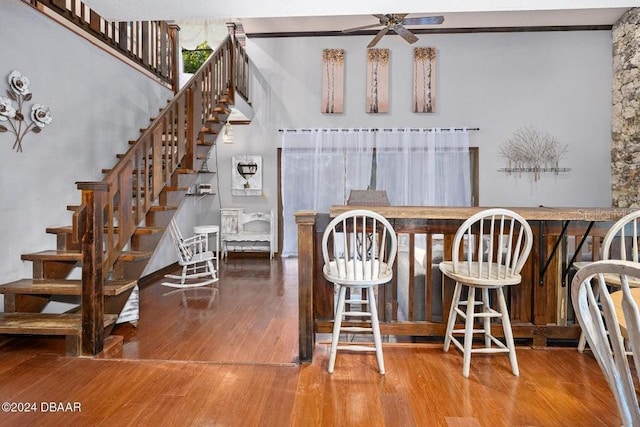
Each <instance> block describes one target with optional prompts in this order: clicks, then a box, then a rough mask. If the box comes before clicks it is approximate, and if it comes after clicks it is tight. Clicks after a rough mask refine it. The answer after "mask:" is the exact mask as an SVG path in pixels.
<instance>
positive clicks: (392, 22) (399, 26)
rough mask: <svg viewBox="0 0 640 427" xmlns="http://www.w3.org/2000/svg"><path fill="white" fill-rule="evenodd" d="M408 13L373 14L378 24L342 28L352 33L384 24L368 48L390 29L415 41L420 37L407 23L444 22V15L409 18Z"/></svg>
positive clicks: (407, 39)
mask: <svg viewBox="0 0 640 427" xmlns="http://www.w3.org/2000/svg"><path fill="white" fill-rule="evenodd" d="M407 15H408V13H387V14H384V15H373V16H375V17H376V18H378V20H379V21H380V22H379V23H377V24H371V25H364V26H362V27H355V28H349V29H347V30H342V32H343V33H351V32H354V31H360V30H365V29H368V28H373V27H378V26H380V25H382V27H383V28H382V29H381V30H380V31H378V34H376V36H375V37H374V38H373V40H371V42H369V44H368V45H367V47H368V48H371V47H374V46H375V45H376V44H378V42H379V41H380V39H381V38H382V36H384V35H385V34H387V33H388V32H389V31H394V32H395V33H396V34H398V35H399V36H400V37H402V38H403V39H405V40H406V41H407V42H409V43H415V42H417V41H418V38H417V37H416V36H415V35H414V34H413V33H412V32H411V31H409V30H407V29H406V28H405V25H436V24H442V23H443V22H444V16H425V17H422V18H407V17H406V16H407Z"/></svg>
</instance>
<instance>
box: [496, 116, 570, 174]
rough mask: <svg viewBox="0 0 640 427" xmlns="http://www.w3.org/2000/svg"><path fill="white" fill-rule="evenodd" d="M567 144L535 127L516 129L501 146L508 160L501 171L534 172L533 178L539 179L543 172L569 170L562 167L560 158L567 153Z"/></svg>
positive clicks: (556, 172) (502, 153)
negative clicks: (562, 143)
mask: <svg viewBox="0 0 640 427" xmlns="http://www.w3.org/2000/svg"><path fill="white" fill-rule="evenodd" d="M567 151H568V149H567V145H560V144H559V143H558V140H557V139H556V138H555V137H554V136H553V135H551V134H548V133H542V132H539V131H538V130H537V129H535V128H534V127H531V126H530V127H524V128H520V129H518V130H516V131H515V132H514V133H513V135H511V137H510V138H509V139H508V140H507V141H505V142H504V143H503V144H502V146H501V147H500V154H501V155H502V157H504V158H505V159H506V161H507V167H505V168H502V169H499V171H501V172H507V173H509V174H511V173H517V174H518V176H521V173H522V172H530V173H533V179H534V180H535V181H538V180H539V179H540V173H541V172H553V173H555V174H556V175H557V174H558V173H560V172H569V171H571V169H570V168H561V167H560V159H561V158H562V157H564V155H565V154H566V153H567Z"/></svg>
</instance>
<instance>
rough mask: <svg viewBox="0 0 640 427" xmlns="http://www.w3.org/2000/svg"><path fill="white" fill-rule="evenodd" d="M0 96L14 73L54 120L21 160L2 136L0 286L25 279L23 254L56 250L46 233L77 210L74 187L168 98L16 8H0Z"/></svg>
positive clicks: (97, 171)
mask: <svg viewBox="0 0 640 427" xmlns="http://www.w3.org/2000/svg"><path fill="white" fill-rule="evenodd" d="M0 28H2V33H3V35H2V37H0V52H2V56H1V59H0V94H2V95H3V96H4V95H5V92H6V89H8V86H7V83H6V76H7V75H8V74H9V73H10V72H11V71H12V70H14V69H15V70H19V71H20V72H21V73H22V74H24V75H25V76H27V77H28V78H29V79H30V81H31V90H32V92H33V100H32V101H30V102H27V103H26V104H27V106H28V108H29V109H30V108H31V105H32V104H33V103H37V104H45V105H48V106H49V107H50V108H51V111H52V116H53V122H52V124H51V125H49V126H48V127H46V128H45V129H44V130H43V131H42V132H41V133H40V134H37V135H36V134H32V133H31V134H28V135H27V136H26V137H25V138H24V141H23V147H24V152H22V153H16V152H15V151H12V149H11V146H12V145H13V141H14V139H12V137H11V135H10V134H9V133H0V153H1V157H2V159H3V162H2V168H0V219H1V221H0V227H1V228H0V235H1V236H2V244H1V245H0V259H1V260H2V262H1V263H0V282H1V283H6V282H9V281H12V280H17V279H20V278H23V277H31V272H32V269H31V267H32V266H31V263H30V262H23V261H21V260H20V255H21V254H23V253H30V252H37V251H41V250H49V249H55V247H56V240H55V236H54V235H47V234H45V229H46V228H47V227H52V226H63V225H70V224H71V212H69V211H67V209H66V206H67V205H76V204H79V203H80V191H78V190H77V189H76V184H75V183H76V182H77V181H99V180H101V179H102V176H103V175H102V173H101V170H102V168H109V167H112V166H113V165H114V164H115V163H116V161H117V159H116V157H115V155H116V153H123V152H125V151H126V150H127V148H128V140H130V139H135V138H136V137H137V135H139V129H140V128H141V127H146V126H147V125H148V124H149V118H150V117H153V116H155V115H157V114H158V109H159V108H160V107H161V106H164V105H166V101H167V99H169V98H171V96H172V94H171V92H170V91H169V90H167V89H166V88H164V87H162V86H161V85H159V84H157V83H154V82H153V81H152V80H151V79H149V78H148V77H146V76H144V75H143V74H141V73H140V72H139V71H136V70H134V69H132V68H131V67H129V66H128V65H126V64H124V63H122V62H121V61H119V60H116V59H115V58H114V57H113V56H111V55H109V54H108V53H105V52H104V51H102V50H100V49H97V48H96V47H95V46H93V45H92V44H90V43H89V42H87V41H85V40H84V39H82V38H80V37H78V36H77V35H75V34H74V33H72V32H71V31H69V30H67V29H65V28H64V27H62V26H61V25H60V24H58V23H56V22H54V21H52V20H51V19H49V18H47V17H45V16H44V15H42V14H41V13H39V12H38V11H36V10H34V9H32V8H30V7H29V6H27V5H25V4H24V3H22V2H21V1H19V0H3V1H2V2H1V3H0Z"/></svg>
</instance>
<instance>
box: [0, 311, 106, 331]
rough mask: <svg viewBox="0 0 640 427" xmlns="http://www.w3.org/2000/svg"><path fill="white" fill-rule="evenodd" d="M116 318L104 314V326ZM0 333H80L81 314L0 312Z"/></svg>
mask: <svg viewBox="0 0 640 427" xmlns="http://www.w3.org/2000/svg"><path fill="white" fill-rule="evenodd" d="M117 319H118V316H117V315H115V314H105V315H104V326H108V325H110V324H113V323H114V322H115V321H116V320H117ZM0 333H1V334H35V335H80V334H81V333H82V315H80V314H55V313H0Z"/></svg>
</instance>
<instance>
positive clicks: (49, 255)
mask: <svg viewBox="0 0 640 427" xmlns="http://www.w3.org/2000/svg"><path fill="white" fill-rule="evenodd" d="M149 257H151V252H145V251H124V252H122V253H121V254H120V257H119V259H120V260H122V261H136V260H139V259H144V258H149ZM21 259H22V260H23V261H47V260H48V261H82V252H80V251H64V250H47V251H40V252H33V253H29V254H22V256H21Z"/></svg>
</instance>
